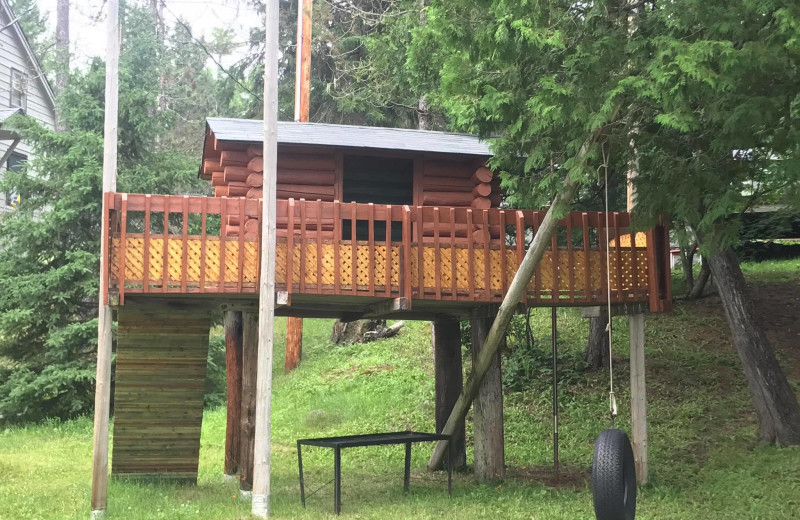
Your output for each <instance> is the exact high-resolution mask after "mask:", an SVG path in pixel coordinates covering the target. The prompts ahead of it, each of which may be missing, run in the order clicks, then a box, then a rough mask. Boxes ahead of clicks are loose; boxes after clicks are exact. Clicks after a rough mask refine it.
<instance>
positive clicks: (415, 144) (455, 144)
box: [207, 117, 492, 156]
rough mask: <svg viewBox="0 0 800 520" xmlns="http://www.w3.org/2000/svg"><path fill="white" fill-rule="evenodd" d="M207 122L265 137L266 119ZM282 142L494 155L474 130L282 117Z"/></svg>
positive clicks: (245, 136) (225, 135)
mask: <svg viewBox="0 0 800 520" xmlns="http://www.w3.org/2000/svg"><path fill="white" fill-rule="evenodd" d="M207 122H208V127H209V128H210V129H211V131H212V132H214V135H215V136H216V138H217V140H219V141H239V142H258V143H260V142H262V141H263V138H264V126H263V125H264V123H263V121H257V120H252V119H228V118H221V117H210V118H208V119H207ZM278 143H279V144H298V145H310V146H343V147H348V148H362V149H379V150H402V151H408V152H428V153H449V154H457V155H478V156H490V155H492V152H491V150H490V149H489V146H488V145H487V144H486V143H485V142H484V141H481V140H480V139H479V138H478V137H477V136H474V135H470V134H454V133H449V132H431V131H427V130H407V129H400V128H383V127H377V126H351V125H331V124H325V123H296V122H288V121H281V122H279V123H278Z"/></svg>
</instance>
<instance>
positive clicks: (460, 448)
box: [431, 316, 467, 470]
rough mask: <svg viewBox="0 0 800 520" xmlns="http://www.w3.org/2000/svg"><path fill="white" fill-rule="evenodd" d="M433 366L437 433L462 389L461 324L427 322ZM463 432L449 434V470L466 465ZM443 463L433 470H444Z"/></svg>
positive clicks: (453, 320) (446, 318)
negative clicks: (450, 443)
mask: <svg viewBox="0 0 800 520" xmlns="http://www.w3.org/2000/svg"><path fill="white" fill-rule="evenodd" d="M431 342H432V343H433V353H434V357H433V366H434V374H435V378H436V433H441V432H442V429H443V428H444V425H445V423H447V418H448V417H449V416H450V412H451V411H452V410H453V406H454V405H455V404H456V401H457V400H458V396H459V394H461V390H462V389H463V385H464V375H463V370H462V369H463V367H462V360H461V324H460V323H459V321H458V320H457V319H456V318H454V317H452V316H439V317H437V318H436V320H435V321H432V322H431ZM464 432H465V429H464V425H463V424H462V425H461V427H460V428H459V429H458V430H457V431H456V433H455V434H453V441H452V442H453V445H452V446H451V447H450V449H451V452H450V453H452V454H453V461H452V468H453V469H454V470H462V469H464V467H465V466H466V464H467V451H466V444H465V440H464V439H465V433H464ZM444 467H445V466H444V461H443V462H442V464H440V465H439V466H438V467H437V468H436V469H442V468H444Z"/></svg>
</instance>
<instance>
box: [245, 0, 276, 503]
mask: <svg viewBox="0 0 800 520" xmlns="http://www.w3.org/2000/svg"><path fill="white" fill-rule="evenodd" d="M265 22H266V28H265V46H264V195H263V196H264V198H263V199H262V202H261V204H262V215H263V217H262V221H261V266H260V273H259V275H260V283H259V286H260V287H259V300H258V361H257V366H258V369H257V376H256V431H255V447H254V457H253V459H254V461H253V503H252V509H251V511H252V513H253V515H255V516H258V517H261V518H266V517H267V516H269V499H270V467H271V460H270V446H271V439H270V425H271V413H272V350H273V333H274V330H275V247H276V246H275V243H276V230H275V213H276V206H277V201H276V198H275V196H276V191H277V185H276V183H277V169H278V57H279V52H278V0H268V1H267V2H266V16H265Z"/></svg>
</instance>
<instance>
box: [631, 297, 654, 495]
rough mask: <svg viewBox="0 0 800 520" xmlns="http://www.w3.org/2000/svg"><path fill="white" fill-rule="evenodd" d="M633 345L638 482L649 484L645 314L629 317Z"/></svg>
mask: <svg viewBox="0 0 800 520" xmlns="http://www.w3.org/2000/svg"><path fill="white" fill-rule="evenodd" d="M628 330H629V333H630V344H631V427H632V429H633V431H632V432H631V433H632V434H633V435H632V436H633V460H634V462H635V464H636V482H637V483H639V484H640V485H644V484H647V480H648V471H649V468H648V462H647V385H646V380H645V356H644V314H641V313H639V314H631V315H630V316H628Z"/></svg>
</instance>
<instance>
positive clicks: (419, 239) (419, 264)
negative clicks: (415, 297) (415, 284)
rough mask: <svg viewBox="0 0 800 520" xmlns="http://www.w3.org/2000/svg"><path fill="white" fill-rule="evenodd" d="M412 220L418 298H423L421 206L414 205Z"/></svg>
mask: <svg viewBox="0 0 800 520" xmlns="http://www.w3.org/2000/svg"><path fill="white" fill-rule="evenodd" d="M414 220H415V221H416V226H417V272H418V274H417V279H418V280H419V299H420V300H422V299H424V298H425V245H424V243H423V240H422V228H423V225H424V222H423V221H424V216H423V215H422V206H416V215H415V217H414Z"/></svg>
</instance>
